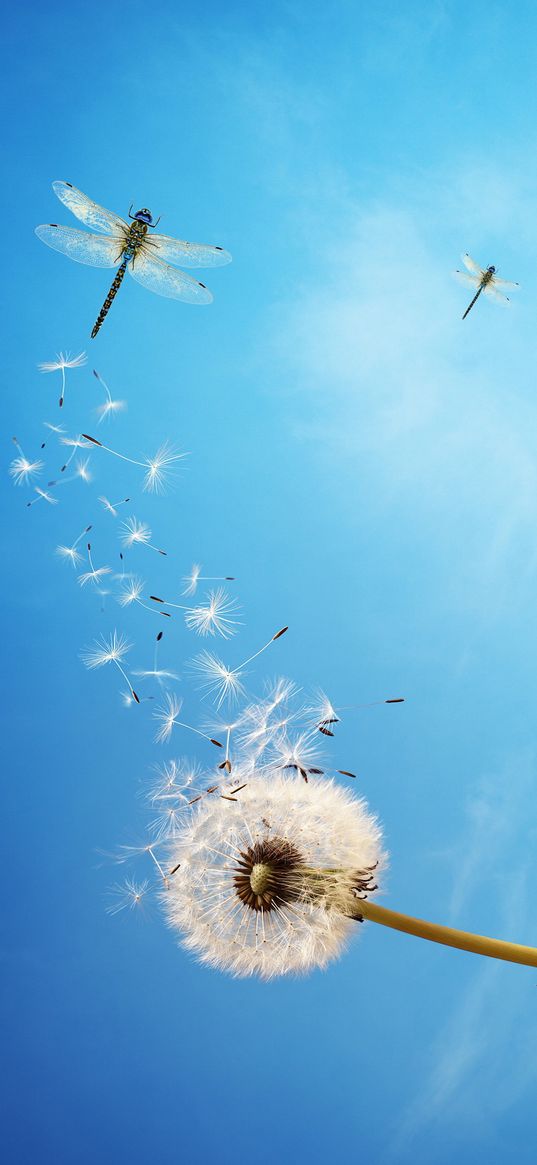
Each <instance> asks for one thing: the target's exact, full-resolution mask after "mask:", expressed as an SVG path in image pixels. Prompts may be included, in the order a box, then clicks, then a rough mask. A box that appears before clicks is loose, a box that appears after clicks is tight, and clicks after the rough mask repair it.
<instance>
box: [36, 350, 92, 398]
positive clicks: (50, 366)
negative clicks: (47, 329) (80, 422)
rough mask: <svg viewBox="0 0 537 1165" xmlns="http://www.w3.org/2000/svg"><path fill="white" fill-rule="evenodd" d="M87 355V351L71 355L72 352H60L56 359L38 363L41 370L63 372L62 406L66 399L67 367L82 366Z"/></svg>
mask: <svg viewBox="0 0 537 1165" xmlns="http://www.w3.org/2000/svg"><path fill="white" fill-rule="evenodd" d="M86 360H87V356H86V353H85V352H80V353H79V355H78V356H71V353H70V352H58V354H57V356H56V359H55V360H48V361H44V362H43V363H42V364H38V365H37V367H38V369H39V371H40V372H61V374H62V390H61V394H60V401H59V404H60V408H62V407H63V402H64V400H65V369H66V368H81V367H82V365H83V364H85V363H86Z"/></svg>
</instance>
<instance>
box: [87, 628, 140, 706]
mask: <svg viewBox="0 0 537 1165" xmlns="http://www.w3.org/2000/svg"><path fill="white" fill-rule="evenodd" d="M130 648H131V644H130V643H129V642H128V640H127V639H126V638H125V636H124V635H118V633H117V631H114V632H113V633H112V635H109V637H108V639H107V638H106V636H104V635H100V636H99V638H98V639H96V640H95V641H94V646H93V648H86V649H85V651H83V652H82V653H81V659H82V662H83V663H84V664H85V666H86V667H87V668H89V670H90V671H94V670H95V669H96V668H99V667H105V665H106V664H107V663H113V664H115V666H116V667H117V669H118V671H119V672H121V675H122V676H123V679H124V680H125V683H126V684H127V686H128V688H129V691H130V693H131V695H132V697H133V699H134V700H135V701H136V703H137V704H139V703H140V700H139V697H138V696H137V695H136V692H135V691H134V688H133V686H132V684H131V682H130V680H129V677H128V675H127V674H126V672H125V671H124V670H123V668H122V666H121V660H122V659H123V657H124V656H125V655H126V654H127V652H128V651H130Z"/></svg>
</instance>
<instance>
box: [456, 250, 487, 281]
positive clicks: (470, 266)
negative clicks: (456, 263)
mask: <svg viewBox="0 0 537 1165" xmlns="http://www.w3.org/2000/svg"><path fill="white" fill-rule="evenodd" d="M461 259H462V261H463V263H464V266H465V267H466V268H467V270H468V271H470V272H471V274H472V275H478V276H479V279H480V280H481V279H482V278H483V275H484V274H485V273H484V271H483V270H482V269H481V267H478V265H477V263H474V260H473V259H472V257H471V256H470V255H468V254H467V253H465V254H464V255H461Z"/></svg>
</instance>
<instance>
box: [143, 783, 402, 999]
mask: <svg viewBox="0 0 537 1165" xmlns="http://www.w3.org/2000/svg"><path fill="white" fill-rule="evenodd" d="M168 857H169V861H170V864H171V865H175V864H177V863H180V874H179V875H178V876H177V878H176V879H174V880H173V881H170V884H169V886H168V890H167V893H166V895H163V897H162V902H163V906H164V911H165V914H166V917H167V921H168V923H169V925H170V926H171V927H172V928H173V930H174V931H179V932H180V933H181V936H182V942H183V944H184V945H185V946H186V947H187V948H188V949H189V950H192V951H194V952H195V953H196V954H197V955H198V957H199V958H200V959H201V960H202V961H203V962H206V963H209V964H210V965H211V966H214V967H218V968H220V969H222V970H227V971H231V973H232V974H235V975H252V974H258V975H260V976H261V977H262V978H265V979H269V978H272V977H273V976H275V975H283V974H289V973H292V972H295V973H296V972H305V971H308V970H310V969H312V968H313V967H315V966H325V965H326V964H327V963H328V962H329V961H330V960H332V959H334V958H336V957H337V956H338V955H339V954H340V952H341V950H342V948H343V947H344V945H345V944H346V942H347V940H348V938H349V936H350V934H351V932H352V930H353V923H352V920H351V919H349V918H348V917H347V916H346V915H345V913H344V910H345V908H350V909H354V907H355V905H356V900H355V898H354V892H359V893H362V894H365V893H370V892H372V891H373V889H374V888H376V887H375V883H374V879H373V870H375V874H376V873H377V872H378V871H380V869H381V868H382V866H383V864H384V861H385V855H384V853H383V851H382V845H381V831H380V828H379V825H378V823H377V821H376V820H375V818H374V817H373V816H372V815H371V814H370V813H369V812H368V811H367V808H366V805H365V803H364V802H363V801H359V800H357V799H355V798H353V797H352V796H351V795H350V794H349V793H348V792H347V791H346V790H343V789H341V788H337V787H336V786H335V785H334V784H333V783H332V782H329V781H323V782H319V781H316V782H312V783H311V784H309V785H305V784H303V783H302V782H297V781H296V779H295V778H291V777H288V776H283V775H282V774H278V773H277V772H276V771H274V772H273V773H271V774H270V777H261V776H258V775H256V776H254V777H253V778H252V779H251V780H250V781H249V783H248V785H247V786H246V788H245V790H244V791H243V793H242V795H241V797H240V799H239V800H238V802H237V804H236V805H234V806H233V808H231V807H230V806H229V805H228V804H227V803H226V801H225V800H224V801H222V800H221V799H219V800H217V801H213V802H212V803H210V804H209V803H206V802H205V803H203V802H202V803H201V805H200V806H199V808H198V810H197V812H196V813H195V815H194V817H193V819H190V820H188V821H185V822H184V823H183V827H182V830H181V832H180V833H179V834H178V836H177V837H176V838H175V839H174V841H173V843H172V845H171V847H170V850H169V855H168ZM360 905H361V903H360Z"/></svg>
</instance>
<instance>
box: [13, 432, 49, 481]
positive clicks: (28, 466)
mask: <svg viewBox="0 0 537 1165" xmlns="http://www.w3.org/2000/svg"><path fill="white" fill-rule="evenodd" d="M12 441H13V444H14V445H15V448H16V449H17V451H18V454H19V455H18V457H15V458H14V460H13V461H12V462H11V464H10V466H9V473H10V475H11V477H12V478H13V484H14V485H23V484H24V485H26V483H27V482H31V480H32V478H33V477H39V474H40V473H41V472H42V470H43V469H44V462H43V461H29V460H28V458H27V457H26V456H25V454H24V453H23V451H22V449H21V447H20V445H19V442H18V440H17V438H16V437H13V438H12Z"/></svg>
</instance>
